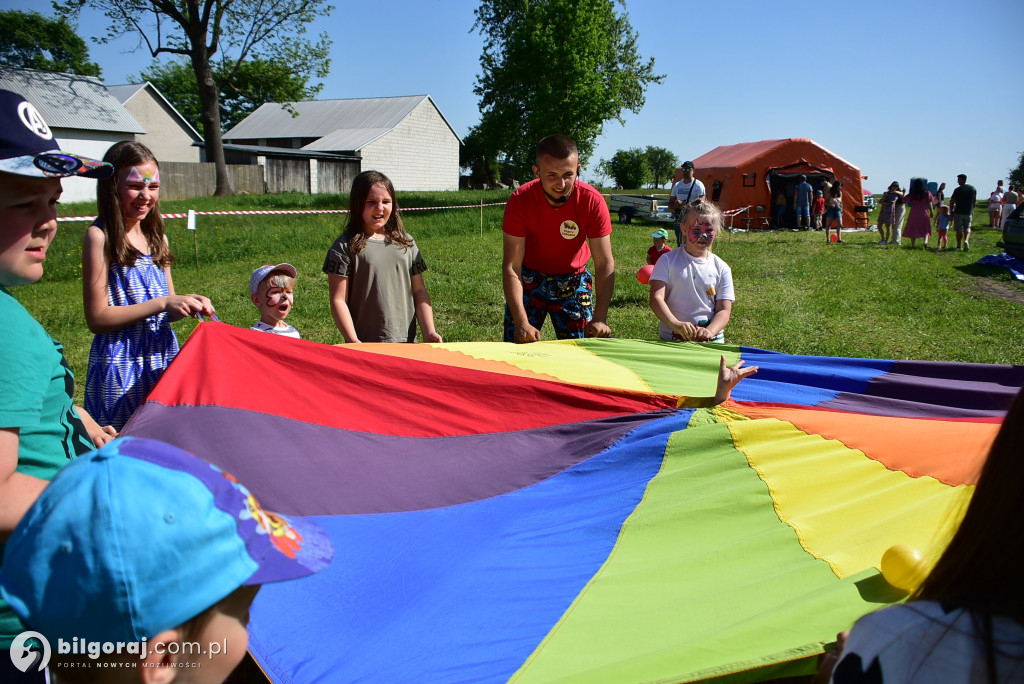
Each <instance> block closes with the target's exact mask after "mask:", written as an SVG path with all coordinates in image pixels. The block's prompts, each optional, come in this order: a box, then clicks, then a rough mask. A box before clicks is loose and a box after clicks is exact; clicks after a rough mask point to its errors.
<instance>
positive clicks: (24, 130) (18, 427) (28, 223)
mask: <svg viewBox="0 0 1024 684" xmlns="http://www.w3.org/2000/svg"><path fill="white" fill-rule="evenodd" d="M112 172H113V167H111V166H110V165H109V164H104V163H102V162H97V161H94V160H91V159H85V158H82V157H78V156H75V155H70V154H65V153H63V152H61V151H60V147H59V146H58V145H57V142H56V140H54V138H53V133H52V131H51V130H50V128H49V127H48V126H47V125H46V122H45V121H44V120H43V118H42V116H40V115H39V112H38V111H36V109H35V107H33V106H32V104H31V103H29V102H28V101H27V100H25V98H24V97H22V96H21V95H18V94H16V93H12V92H10V91H7V90H0V321H2V322H3V333H2V334H0V552H2V551H3V548H2V545H3V544H4V543H5V542H6V541H7V538H8V537H9V536H10V534H11V531H12V530H13V529H14V527H15V526H16V525H17V524H18V521H19V520H20V519H21V517H22V515H24V513H25V511H26V510H28V508H29V506H31V505H32V503H33V502H34V501H35V500H36V498H37V497H38V496H39V493H40V492H41V491H42V490H43V489H44V488H45V487H46V485H47V483H48V481H49V480H50V479H52V478H53V476H54V475H55V474H56V473H57V471H58V470H59V469H60V468H61V467H62V466H63V465H64V464H66V463H67V462H68V461H69V460H71V459H73V458H75V457H76V456H78V455H79V454H82V453H85V452H86V451H88V450H90V449H92V448H94V447H95V446H100V445H102V444H104V443H106V442H107V441H110V440H111V439H113V437H114V431H113V429H112V428H109V427H107V428H100V426H98V425H96V422H95V421H93V420H92V418H91V417H89V415H88V414H87V413H85V412H84V411H82V409H76V408H75V406H74V405H73V404H72V399H73V396H74V387H75V382H74V375H73V374H72V372H71V368H70V367H69V366H68V364H67V361H66V360H65V359H64V353H63V347H62V346H61V344H60V343H59V342H57V341H56V340H54V339H53V338H51V337H50V336H49V335H48V334H47V333H46V331H45V330H44V329H43V327H42V326H41V325H39V323H38V322H37V321H36V320H35V319H34V318H33V317H32V315H31V314H30V313H29V312H28V311H26V310H25V307H23V306H22V305H21V304H20V303H19V302H18V301H17V300H16V299H15V298H14V297H13V296H12V295H11V293H10V291H9V290H8V288H11V287H14V286H17V285H28V284H31V283H34V282H36V281H37V280H39V279H40V278H41V277H42V276H43V261H44V260H45V259H46V250H47V248H49V246H50V242H51V241H52V240H53V237H54V235H56V233H57V208H56V206H57V200H58V199H59V198H60V194H61V183H60V179H61V178H62V177H67V176H85V177H89V178H102V177H106V176H109V175H110V174H111V173H112ZM22 631H24V628H23V627H22V625H21V623H20V622H19V621H18V619H17V618H16V617H15V615H14V613H12V612H11V610H10V607H9V606H7V604H6V603H4V602H3V601H0V681H4V682H8V681H19V680H18V679H16V677H24V675H23V674H22V673H21V672H19V671H18V670H16V669H15V670H9V668H11V667H12V662H11V659H10V657H9V653H8V649H10V647H11V640H12V639H13V638H14V637H15V636H16V635H17V634H19V633H20V632H22ZM26 681H33V680H26Z"/></svg>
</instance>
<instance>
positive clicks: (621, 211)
mask: <svg viewBox="0 0 1024 684" xmlns="http://www.w3.org/2000/svg"><path fill="white" fill-rule="evenodd" d="M608 209H609V211H611V213H612V214H617V215H618V217H619V223H630V222H631V221H632V220H633V219H634V218H642V219H646V220H648V221H660V222H663V223H672V212H671V211H669V210H668V206H667V205H659V204H658V198H657V197H655V196H654V195H612V196H611V197H609V199H608Z"/></svg>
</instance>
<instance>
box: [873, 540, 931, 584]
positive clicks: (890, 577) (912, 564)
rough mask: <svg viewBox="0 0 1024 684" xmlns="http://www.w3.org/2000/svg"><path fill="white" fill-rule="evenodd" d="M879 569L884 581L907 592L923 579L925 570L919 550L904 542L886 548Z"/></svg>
mask: <svg viewBox="0 0 1024 684" xmlns="http://www.w3.org/2000/svg"><path fill="white" fill-rule="evenodd" d="M879 569H880V570H881V571H882V577H884V578H885V581H886V582H888V583H889V584H891V585H892V586H894V587H896V588H897V589H902V590H903V591H905V592H907V593H908V594H909V593H910V592H912V591H914V589H917V587H918V586H919V585H920V584H921V582H922V581H924V578H925V575H926V571H927V567H926V566H925V562H924V556H922V555H921V552H920V551H918V550H917V549H915V548H914V547H913V546H906V545H904V544H897V545H896V546H890V547H889V548H888V549H886V550H885V553H883V554H882V562H881V565H880V568H879Z"/></svg>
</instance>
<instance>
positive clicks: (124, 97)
mask: <svg viewBox="0 0 1024 684" xmlns="http://www.w3.org/2000/svg"><path fill="white" fill-rule="evenodd" d="M146 89H149V90H150V91H151V92H152V93H153V95H154V96H155V97H156V98H157V99H158V100H160V101H161V102H163V103H164V104H165V105H167V108H168V109H170V110H171V111H172V112H174V116H176V117H177V118H178V123H180V124H181V125H182V126H183V127H185V128H186V129H187V130H188V132H189V133H191V135H192V137H193V138H195V139H196V140H202V139H203V136H201V135H199V131H197V130H196V129H195V128H193V127H192V124H190V123H189V122H188V121H187V120H186V119H185V117H183V116H182V115H181V112H179V111H178V110H177V109H176V108H175V107H174V105H172V104H171V102H170V100H168V99H167V98H166V97H164V94H163V93H161V92H160V90H159V88H157V87H156V86H155V85H153V84H152V83H150V82H149V81H146V82H145V83H126V84H124V85H112V86H107V90H109V91H110V94H111V95H113V96H114V97H116V98H117V101H118V102H120V103H121V104H122V105H126V104H128V100H130V99H132V98H133V97H135V96H136V95H137V94H139V92H141V91H143V90H146Z"/></svg>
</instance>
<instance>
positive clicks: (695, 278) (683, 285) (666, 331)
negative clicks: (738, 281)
mask: <svg viewBox="0 0 1024 684" xmlns="http://www.w3.org/2000/svg"><path fill="white" fill-rule="evenodd" d="M651 280H652V281H654V280H660V281H661V282H663V283H665V303H666V304H667V305H668V309H669V311H671V312H672V315H674V316H675V317H676V318H678V319H679V320H681V321H689V322H690V323H693V324H695V325H696V324H697V323H698V322H700V321H710V320H711V319H712V318H714V316H715V302H717V301H718V300H720V299H728V300H729V301H733V302H734V301H736V295H735V294H734V292H733V287H732V269H731V268H729V264H727V263H725V262H724V261H722V260H721V259H720V258H719V257H718V256H716V255H714V254H710V255H708V256H706V257H704V258H702V259H698V258H696V257H693V256H690V254H689V253H687V251H686V250H685V249H674V250H672V251H671V252H669V253H668V254H665V255H663V256H662V257H661V258H660V259H658V263H656V264H655V265H654V271H653V272H652V273H651ZM658 324H659V326H660V330H661V339H663V340H671V339H672V328H670V327H668V326H667V325H665V324H664V323H662V322H661V321H658Z"/></svg>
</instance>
